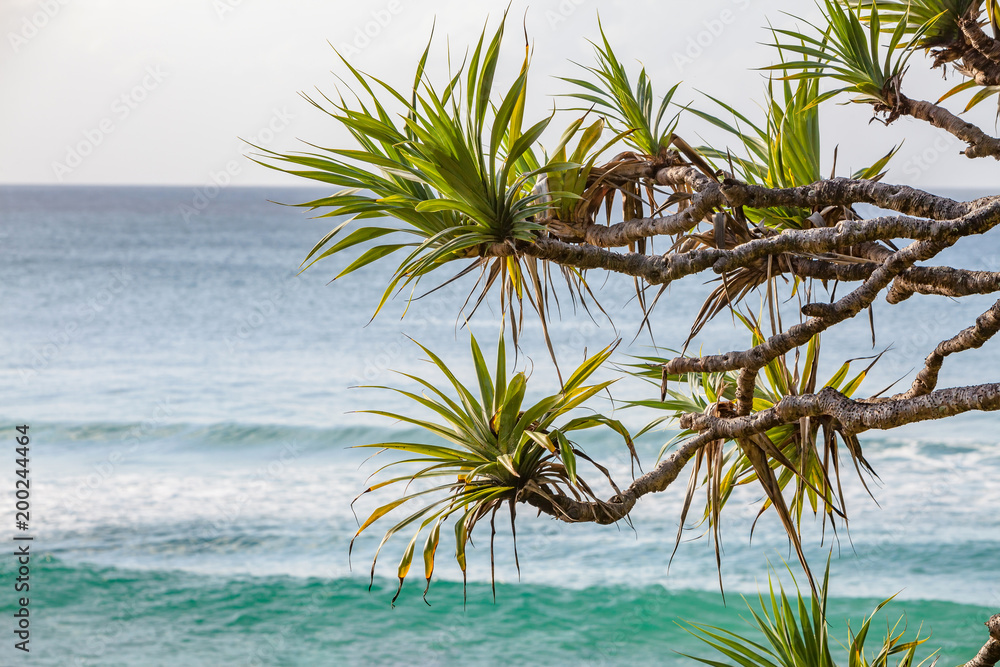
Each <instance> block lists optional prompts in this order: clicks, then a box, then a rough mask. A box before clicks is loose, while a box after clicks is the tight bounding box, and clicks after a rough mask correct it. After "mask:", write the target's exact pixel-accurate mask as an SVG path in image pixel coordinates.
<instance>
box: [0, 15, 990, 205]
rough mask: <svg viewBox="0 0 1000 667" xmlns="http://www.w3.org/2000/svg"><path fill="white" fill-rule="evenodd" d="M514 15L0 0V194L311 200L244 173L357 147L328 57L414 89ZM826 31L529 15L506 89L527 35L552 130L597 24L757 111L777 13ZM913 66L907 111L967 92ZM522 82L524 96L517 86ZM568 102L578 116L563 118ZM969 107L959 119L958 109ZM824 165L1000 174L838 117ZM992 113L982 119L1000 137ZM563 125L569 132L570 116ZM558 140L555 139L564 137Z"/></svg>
mask: <svg viewBox="0 0 1000 667" xmlns="http://www.w3.org/2000/svg"><path fill="white" fill-rule="evenodd" d="M506 6H507V2H506V0H485V1H481V2H472V1H470V0H465V1H461V2H459V1H457V0H441V1H438V2H419V3H418V2H416V1H415V0H353V1H351V2H334V1H330V0H328V1H325V2H324V1H319V0H282V1H280V2H279V1H277V0H169V1H168V0H0V35H2V38H3V43H2V45H0V51H2V52H3V56H2V57H0V82H2V90H3V102H2V103H0V114H2V117H0V154H2V155H3V160H2V162H0V183H48V184H56V183H66V184H94V183H100V184H114V183H125V184H164V185H176V184H190V185H199V184H204V183H208V182H209V179H210V178H211V177H212V175H213V174H215V175H218V174H220V173H221V172H226V171H228V172H230V176H231V178H232V180H233V182H234V183H237V184H242V185H254V184H281V185H301V184H305V182H299V181H297V180H296V179H294V178H293V177H290V176H287V175H284V174H280V173H277V172H272V171H270V170H266V169H264V168H262V167H260V166H258V165H255V164H253V163H251V162H249V161H248V160H246V159H245V158H244V157H243V155H244V153H246V147H245V145H244V144H242V143H241V142H240V141H239V139H238V138H239V137H243V138H247V139H255V140H256V141H257V142H259V143H261V144H265V145H266V146H267V147H269V148H272V149H275V150H283V151H288V150H296V149H298V148H301V147H302V145H301V144H300V142H299V140H300V139H301V140H306V141H310V142H314V143H318V144H321V145H327V146H337V147H340V146H349V140H348V138H347V137H345V135H344V134H343V133H342V132H341V131H339V129H338V128H337V127H336V125H335V124H334V123H333V121H332V120H331V119H330V118H329V117H327V116H325V115H324V114H323V113H321V112H320V111H318V110H316V109H314V108H313V107H311V106H310V105H308V104H307V103H306V102H305V101H303V100H302V99H301V98H300V97H299V96H298V94H297V93H298V91H314V90H315V89H316V88H319V89H320V90H322V91H324V92H326V93H328V94H331V95H332V94H334V92H335V86H336V78H335V76H334V74H336V73H339V74H343V73H344V71H345V68H344V66H343V64H342V63H340V62H339V60H338V59H337V57H336V55H335V54H334V52H333V50H332V49H331V48H330V45H329V44H328V42H329V43H330V44H333V45H334V46H336V47H338V48H340V49H342V50H344V51H345V52H346V53H347V54H348V55H349V58H350V60H351V61H352V62H353V63H355V64H357V65H358V66H360V67H361V68H362V69H365V70H367V71H368V72H370V73H372V74H375V75H377V76H380V77H383V78H386V79H388V80H389V81H391V82H393V83H395V84H398V85H400V86H404V87H405V86H406V85H407V84H408V83H409V82H410V81H411V80H412V73H413V68H414V65H415V62H416V59H417V58H418V57H419V55H420V53H421V51H422V49H423V46H424V44H425V43H426V40H427V37H428V35H429V34H430V30H431V26H432V24H433V22H434V20H435V18H436V21H437V28H436V42H435V43H436V44H437V46H438V47H439V48H438V49H437V51H436V52H435V55H436V56H437V58H436V60H435V62H434V71H436V72H439V73H443V72H444V71H445V64H444V56H445V45H446V38H447V40H449V41H450V44H451V48H452V51H453V53H456V54H461V53H463V52H464V50H465V48H466V46H467V45H468V44H469V43H470V42H474V40H475V39H476V37H477V36H478V33H479V31H480V30H481V28H482V25H483V23H484V21H485V20H486V19H487V17H491V18H492V19H493V21H496V20H497V19H498V18H499V16H500V15H501V14H502V13H503V10H504V8H505V7H506ZM782 9H784V10H788V11H793V12H798V13H802V12H804V13H805V14H806V15H807V16H810V17H812V16H814V15H815V12H816V10H815V7H814V6H813V5H812V3H809V2H801V1H798V2H796V1H794V0H772V1H771V2H765V1H764V0H704V1H703V2H696V3H692V2H679V1H673V0H671V1H661V2H653V1H652V0H629V1H627V2H626V1H624V0H618V1H605V2H598V1H597V0H534V1H533V2H526V1H524V0H514V2H512V3H511V17H512V18H511V19H510V25H509V31H508V40H507V41H506V46H507V49H506V54H507V56H508V58H507V59H506V64H507V69H506V74H507V75H508V76H510V77H512V76H514V75H516V69H517V66H518V64H519V58H520V57H521V55H522V53H523V52H522V51H521V44H522V42H521V40H522V37H521V22H522V17H524V18H523V20H524V21H525V22H526V24H527V28H528V34H529V38H530V40H531V41H532V43H533V47H534V59H533V68H532V73H533V79H532V89H531V92H530V95H531V105H532V108H533V110H534V112H535V115H536V117H537V118H540V117H541V115H542V114H544V113H545V112H546V110H547V109H550V108H551V106H552V104H553V102H554V100H556V98H554V97H552V95H553V94H555V93H559V92H565V91H566V86H565V85H564V84H562V83H561V82H559V81H556V80H555V79H554V78H553V77H555V76H579V74H580V70H579V68H577V67H576V66H574V65H573V64H572V62H570V61H576V62H581V63H585V64H589V63H591V62H592V57H591V53H592V51H591V47H590V45H589V44H588V43H587V41H586V40H587V39H596V38H598V36H599V33H598V31H597V13H598V10H600V14H601V17H602V20H603V22H604V26H605V30H606V32H607V33H608V37H609V39H610V40H611V41H612V44H613V45H614V46H615V48H616V51H617V52H618V54H619V57H620V58H621V59H622V60H623V61H625V62H628V63H633V64H635V65H636V69H638V66H639V65H638V62H639V61H641V62H642V63H643V64H644V65H645V66H646V68H647V70H648V72H649V73H650V76H651V77H652V79H653V82H654V86H655V90H657V91H660V92H662V91H665V90H667V89H669V87H670V86H672V85H673V84H674V83H676V82H677V81H679V80H680V81H683V84H682V86H681V89H680V92H679V93H678V96H677V98H676V99H677V101H680V102H684V103H686V102H692V101H693V102H695V104H696V105H698V106H700V107H701V108H704V109H706V110H710V109H711V105H710V104H709V103H708V102H707V101H706V100H705V99H704V97H702V96H701V95H700V94H699V93H698V92H697V91H699V90H700V91H705V92H708V93H711V94H713V95H716V96H721V97H723V98H724V99H726V100H727V101H728V102H730V103H732V104H733V105H735V106H737V107H739V108H741V109H743V110H745V111H746V112H748V113H750V114H755V113H756V112H757V107H756V104H757V100H759V99H760V92H761V89H762V85H763V83H762V82H763V78H762V74H761V73H760V72H755V71H752V69H750V68H752V67H758V66H762V65H766V64H769V63H770V62H772V57H773V54H772V50H771V49H770V48H768V47H766V46H762V45H760V44H758V42H766V41H768V39H769V35H768V33H767V32H766V31H765V30H764V29H762V26H765V25H766V24H767V22H768V20H770V21H771V23H773V24H775V25H779V26H783V25H789V24H790V23H791V19H790V18H788V17H787V16H784V15H782V14H781V13H780V10H782ZM926 70H927V66H926V60H924V59H923V58H922V57H920V56H916V57H914V59H913V61H912V67H911V71H910V73H909V74H908V75H907V78H906V80H905V81H904V92H905V93H906V94H908V95H909V96H910V97H915V98H923V99H932V100H933V99H936V98H937V97H938V96H939V95H940V94H941V93H942V92H943V91H945V90H947V89H948V88H949V87H950V86H951V85H954V82H953V81H947V82H946V81H942V80H941V77H940V75H939V74H937V73H929V72H927V71H926ZM507 80H509V79H507ZM560 102H561V103H565V101H560ZM963 104H964V98H963V101H962V102H961V103H956V104H955V105H953V106H952V108H953V109H955V110H960V109H961V105H963ZM827 106H828V108H825V110H824V113H823V125H824V127H825V132H826V134H825V135H824V146H823V148H824V152H825V154H826V159H827V161H828V162H829V161H832V152H833V147H834V145H837V144H839V146H840V151H839V162H840V165H841V168H840V169H839V170H838V171H839V172H840V173H841V174H845V173H847V172H848V170H849V169H850V170H853V169H855V168H859V167H862V166H866V165H867V164H868V163H870V162H871V161H873V160H874V159H876V158H877V157H878V156H880V155H882V154H884V153H885V152H887V151H888V149H889V148H890V147H891V146H892V145H893V144H895V143H898V142H899V141H901V140H902V139H904V138H905V139H906V144H905V145H904V147H903V150H902V151H901V152H900V154H899V155H898V156H897V158H896V160H895V161H894V163H893V164H894V165H895V168H894V170H893V171H891V172H890V174H889V176H888V177H887V180H890V181H893V182H907V183H910V184H915V185H923V186H928V187H930V186H935V185H938V186H958V185H962V184H970V185H979V186H982V185H983V184H985V183H995V182H997V180H998V177H1000V167H998V165H997V163H996V162H995V161H993V160H990V161H988V162H987V161H986V160H978V161H976V162H975V163H973V162H972V161H970V160H968V159H966V158H964V157H961V156H959V155H958V154H957V153H958V150H959V146H958V145H957V144H955V143H954V142H952V141H949V140H948V139H947V137H943V136H942V135H941V134H940V133H939V132H938V131H936V130H933V129H932V128H928V127H926V126H925V125H923V124H922V123H920V122H918V121H913V120H910V119H901V120H900V121H898V122H897V123H896V124H894V125H893V126H892V127H890V128H885V127H883V126H882V125H881V124H879V123H872V124H870V125H869V124H868V120H869V118H870V117H871V113H870V110H869V108H868V107H867V106H862V105H848V106H841V107H838V106H835V105H827ZM994 112H995V107H993V106H992V103H989V102H988V103H984V104H982V105H980V107H979V108H977V109H976V110H974V111H973V112H971V113H970V114H969V118H970V120H973V121H974V122H977V123H979V124H980V125H981V126H983V127H984V128H985V129H987V130H988V131H990V132H994V133H995V128H994V124H993V123H994ZM565 118H566V120H565V122H564V123H563V124H565V123H568V122H569V119H570V117H569V116H566V117H565ZM557 124H558V123H557ZM678 133H679V134H681V135H682V136H684V137H685V138H686V139H688V141H689V142H690V143H701V140H702V137H705V138H709V139H711V138H713V137H715V138H717V137H718V135H717V134H713V133H712V132H710V131H709V130H708V128H706V127H705V125H704V123H701V122H697V121H696V120H695V119H694V118H693V117H690V116H689V117H687V118H685V119H684V120H683V121H682V123H681V125H680V127H679V129H678Z"/></svg>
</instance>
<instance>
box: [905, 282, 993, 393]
mask: <svg viewBox="0 0 1000 667" xmlns="http://www.w3.org/2000/svg"><path fill="white" fill-rule="evenodd" d="M998 331H1000V301H997V302H996V303H994V304H993V307H992V308H990V309H989V310H987V311H986V312H985V313H983V314H982V315H980V316H979V317H978V318H976V323H975V325H973V326H971V327H968V328H966V329H964V330H962V331H961V332H960V333H958V334H956V335H955V336H953V337H952V338H949V339H948V340H945V341H942V342H941V343H939V344H938V346H937V347H936V348H935V349H934V351H933V352H931V353H930V354H929V355H927V359H926V360H925V361H924V367H923V368H922V369H921V370H920V372H919V373H917V377H916V378H914V380H913V385H912V386H911V387H910V390H909V391H907V392H905V393H903V394H899V395H898V396H894V397H893V398H894V399H896V398H898V399H904V398H912V397H914V396H923V395H924V394H928V393H930V392H931V391H933V390H934V387H936V386H937V380H938V372H939V371H940V370H941V365H942V364H943V363H944V358H945V357H947V356H948V355H950V354H954V353H956V352H964V351H965V350H969V349H973V348H979V347H982V346H983V345H984V344H985V343H986V341H988V340H989V339H990V338H992V337H993V336H995V335H996V333H997V332H998Z"/></svg>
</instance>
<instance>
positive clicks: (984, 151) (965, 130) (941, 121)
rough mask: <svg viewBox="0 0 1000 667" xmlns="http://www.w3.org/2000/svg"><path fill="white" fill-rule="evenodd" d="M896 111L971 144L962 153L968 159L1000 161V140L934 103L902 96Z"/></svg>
mask: <svg viewBox="0 0 1000 667" xmlns="http://www.w3.org/2000/svg"><path fill="white" fill-rule="evenodd" d="M896 111H898V112H899V113H901V114H905V115H907V116H913V117H914V118H918V119H920V120H925V121H927V122H928V123H930V124H931V125H933V126H934V127H938V128H941V129H942V130H945V131H946V132H949V133H951V134H952V135H954V136H955V137H957V138H959V139H961V140H962V141H964V142H965V143H967V144H969V147H968V148H966V149H965V150H964V151H962V152H963V154H964V155H965V156H966V157H970V158H977V157H993V158H996V159H997V160H1000V139H996V138H994V137H991V136H989V135H988V134H986V133H985V132H983V131H982V130H981V129H979V127H977V126H976V125H973V124H972V123H969V122H966V121H964V120H962V119H961V118H959V117H958V116H956V115H955V114H953V113H952V112H950V111H948V110H947V109H945V108H944V107H940V106H938V105H936V104H934V103H933V102H925V101H919V100H911V99H910V98H908V97H906V96H905V95H902V94H900V95H899V102H898V105H897V107H896Z"/></svg>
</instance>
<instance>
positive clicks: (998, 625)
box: [964, 614, 1000, 667]
mask: <svg viewBox="0 0 1000 667" xmlns="http://www.w3.org/2000/svg"><path fill="white" fill-rule="evenodd" d="M986 627H987V628H988V629H989V633H990V638H989V639H988V640H986V644H984V645H983V647H982V648H981V649H979V653H977V654H976V657H975V658H973V659H972V660H970V661H969V662H967V663H965V665H964V667H994V665H996V664H997V663H998V662H1000V614H994V615H993V616H992V617H991V618H990V620H988V621H986Z"/></svg>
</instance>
